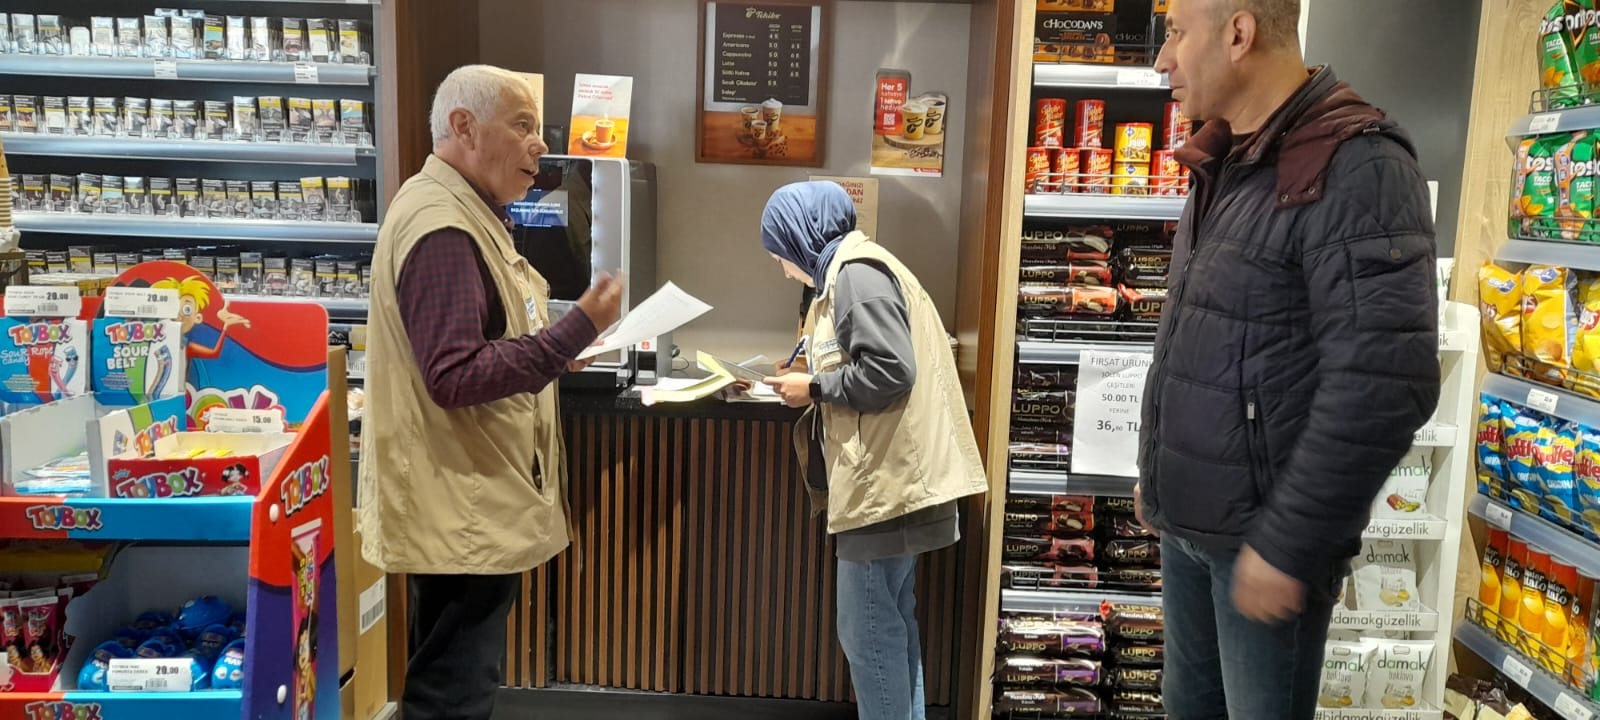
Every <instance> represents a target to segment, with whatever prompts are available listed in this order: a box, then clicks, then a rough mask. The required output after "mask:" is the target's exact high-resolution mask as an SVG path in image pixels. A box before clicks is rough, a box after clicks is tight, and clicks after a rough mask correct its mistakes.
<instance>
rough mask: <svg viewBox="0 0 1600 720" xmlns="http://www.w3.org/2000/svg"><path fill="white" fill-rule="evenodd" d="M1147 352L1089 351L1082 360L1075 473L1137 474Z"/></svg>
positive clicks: (1074, 430) (1074, 445) (1074, 433)
mask: <svg viewBox="0 0 1600 720" xmlns="http://www.w3.org/2000/svg"><path fill="white" fill-rule="evenodd" d="M1152 359H1153V358H1152V357H1151V354H1150V353H1148V352H1142V353H1141V352H1133V353H1129V352H1102V351H1097V350H1086V351H1084V353H1083V354H1082V356H1081V359H1080V360H1079V362H1078V409H1077V418H1076V419H1075V420H1074V422H1073V427H1072V472H1074V473H1077V474H1081V475H1111V476H1115V477H1137V476H1138V474H1139V468H1138V463H1137V460H1138V456H1139V407H1140V405H1141V404H1142V403H1143V398H1144V378H1145V374H1146V373H1147V372H1149V371H1150V363H1151V361H1152Z"/></svg>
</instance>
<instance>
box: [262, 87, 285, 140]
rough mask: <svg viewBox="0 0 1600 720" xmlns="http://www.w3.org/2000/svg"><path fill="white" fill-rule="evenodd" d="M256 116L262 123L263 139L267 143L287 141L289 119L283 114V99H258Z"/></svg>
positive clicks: (273, 97) (269, 97) (269, 96)
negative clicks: (286, 133)
mask: <svg viewBox="0 0 1600 720" xmlns="http://www.w3.org/2000/svg"><path fill="white" fill-rule="evenodd" d="M256 114H257V115H258V116H259V117H260V121H261V137H262V139H264V140H266V141H267V142H278V141H280V140H284V139H286V138H285V137H284V133H285V132H286V131H287V129H288V119H287V118H286V117H285V116H284V112H283V98H281V97H275V96H271V95H264V96H262V97H260V98H257V99H256Z"/></svg>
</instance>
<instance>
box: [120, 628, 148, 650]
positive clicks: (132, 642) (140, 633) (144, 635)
mask: <svg viewBox="0 0 1600 720" xmlns="http://www.w3.org/2000/svg"><path fill="white" fill-rule="evenodd" d="M111 637H112V638H113V639H115V640H116V641H117V642H119V643H122V646H123V647H125V648H127V649H129V650H132V649H134V648H136V647H139V645H140V644H141V643H143V642H144V641H146V640H149V639H150V632H149V631H147V630H140V629H138V628H131V627H126V628H122V629H121V630H118V631H117V632H116V634H115V635H112V636H111Z"/></svg>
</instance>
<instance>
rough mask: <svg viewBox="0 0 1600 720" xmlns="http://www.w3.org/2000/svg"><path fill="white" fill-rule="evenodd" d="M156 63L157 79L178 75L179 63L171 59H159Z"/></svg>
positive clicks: (171, 77)
mask: <svg viewBox="0 0 1600 720" xmlns="http://www.w3.org/2000/svg"><path fill="white" fill-rule="evenodd" d="M155 65H156V67H155V76H156V79H157V80H172V79H174V78H176V77H178V64H177V63H175V62H173V61H171V60H157V61H156V63H155Z"/></svg>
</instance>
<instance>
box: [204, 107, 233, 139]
mask: <svg viewBox="0 0 1600 720" xmlns="http://www.w3.org/2000/svg"><path fill="white" fill-rule="evenodd" d="M231 119H232V118H231V113H230V112H229V108H228V103H227V101H225V100H207V101H206V130H205V132H206V139H207V140H227V139H228V128H229V120H231Z"/></svg>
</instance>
